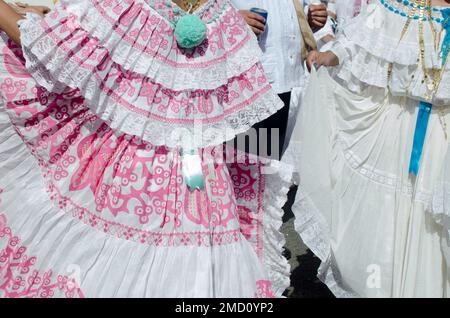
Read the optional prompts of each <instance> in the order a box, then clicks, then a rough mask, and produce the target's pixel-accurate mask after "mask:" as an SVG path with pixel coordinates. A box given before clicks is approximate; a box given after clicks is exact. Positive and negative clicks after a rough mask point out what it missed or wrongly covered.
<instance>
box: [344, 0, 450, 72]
mask: <svg viewBox="0 0 450 318" xmlns="http://www.w3.org/2000/svg"><path fill="white" fill-rule="evenodd" d="M406 21H407V19H406V18H405V17H401V16H399V15H398V14H395V13H394V12H392V11H390V10H388V9H386V8H385V7H384V6H383V5H382V4H381V3H379V2H378V1H377V2H376V3H372V4H370V5H369V6H368V7H367V10H366V12H365V13H363V14H361V15H359V16H358V17H356V18H354V19H353V20H352V21H351V22H350V23H349V24H347V25H346V26H345V27H344V28H343V29H342V30H343V34H342V36H343V37H344V40H343V45H344V46H346V43H345V42H346V41H345V39H347V40H348V41H349V42H350V44H351V45H356V46H357V47H361V48H363V49H364V50H365V51H367V52H369V53H370V54H371V55H373V56H375V57H377V58H379V59H383V60H385V61H387V62H389V63H397V64H400V65H417V58H418V56H419V52H420V46H419V38H418V22H417V20H412V22H411V25H410V27H409V30H408V32H407V33H406V35H405V36H404V37H403V39H402V40H401V41H400V39H401V33H402V30H403V27H404V24H405V23H406ZM438 31H439V28H438ZM424 32H425V34H424V36H425V39H426V43H425V52H426V56H425V64H426V67H427V68H440V67H441V66H442V60H441V58H440V57H439V55H438V54H437V53H436V52H435V49H434V44H433V43H432V42H433V35H432V31H431V28H430V26H429V25H428V23H426V24H425V25H424ZM341 40H342V39H340V38H338V41H341ZM347 49H350V50H351V47H347ZM449 69H450V67H449V66H447V70H449Z"/></svg>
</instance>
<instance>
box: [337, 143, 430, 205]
mask: <svg viewBox="0 0 450 318" xmlns="http://www.w3.org/2000/svg"><path fill="white" fill-rule="evenodd" d="M337 144H338V145H339V146H340V148H341V151H342V155H343V157H344V159H345V162H346V163H347V165H348V166H349V167H350V168H351V169H352V170H354V171H355V172H356V173H358V174H360V175H362V176H363V177H365V178H367V179H369V180H371V181H372V182H374V183H376V184H379V185H381V186H383V187H386V188H389V189H392V190H394V191H396V192H398V193H400V194H402V195H405V196H408V197H411V198H412V197H413V195H414V199H413V200H414V201H415V202H421V203H423V204H424V205H425V206H429V205H430V204H431V201H432V195H433V194H432V192H431V191H425V190H420V191H419V190H416V192H415V193H413V185H412V184H411V183H407V184H405V182H403V181H402V180H401V178H400V177H397V176H395V175H393V174H387V173H385V172H383V171H380V170H378V169H376V168H374V167H372V166H370V165H367V164H365V163H363V161H362V160H361V159H360V158H359V157H358V156H357V155H356V154H354V153H353V152H352V151H350V150H348V146H347V145H346V143H345V141H343V140H342V139H338V141H337Z"/></svg>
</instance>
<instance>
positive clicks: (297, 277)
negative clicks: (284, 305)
mask: <svg viewBox="0 0 450 318" xmlns="http://www.w3.org/2000/svg"><path fill="white" fill-rule="evenodd" d="M296 191H297V189H296V188H293V189H291V191H290V192H289V200H288V202H287V203H286V206H285V207H284V210H285V216H284V224H283V227H282V229H281V231H282V232H283V233H284V235H285V237H286V245H285V256H286V258H287V259H288V260H289V263H290V265H291V286H290V287H289V288H288V290H287V291H286V292H285V296H287V297H290V298H323V297H326V298H330V297H333V294H332V293H331V292H330V291H329V290H328V288H327V287H326V286H325V285H324V284H323V283H322V282H320V280H319V279H318V278H317V277H316V274H317V268H318V267H319V264H320V260H319V259H318V258H317V257H316V256H314V254H313V253H312V252H311V251H310V250H308V249H307V247H306V246H305V244H303V242H302V240H301V238H300V236H299V235H298V234H297V232H296V231H295V229H294V215H293V214H292V211H291V206H292V203H293V201H294V197H295V193H296Z"/></svg>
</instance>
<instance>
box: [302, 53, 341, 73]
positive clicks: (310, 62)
mask: <svg viewBox="0 0 450 318" xmlns="http://www.w3.org/2000/svg"><path fill="white" fill-rule="evenodd" d="M336 65H339V59H338V57H337V56H336V55H335V54H334V53H333V52H331V51H327V52H318V51H311V52H309V54H308V57H307V58H306V66H307V67H308V70H309V71H310V72H311V68H312V67H314V68H316V69H319V68H320V67H321V66H336Z"/></svg>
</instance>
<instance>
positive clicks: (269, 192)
mask: <svg viewBox="0 0 450 318" xmlns="http://www.w3.org/2000/svg"><path fill="white" fill-rule="evenodd" d="M267 169H270V170H271V171H270V173H269V174H267V175H266V178H265V182H266V189H265V196H266V202H267V203H268V204H267V205H266V206H265V207H264V251H265V252H264V255H263V258H264V264H265V267H266V270H267V272H268V275H269V278H270V280H271V282H272V288H273V291H274V293H275V294H276V295H277V296H280V295H282V294H283V292H284V291H285V290H286V289H287V288H288V287H289V284H290V278H289V277H290V265H289V262H288V261H287V259H286V258H285V257H284V256H283V254H282V253H283V250H284V245H285V244H286V240H285V238H284V234H283V233H281V230H280V229H281V226H282V225H283V220H282V219H283V215H284V211H283V206H284V204H285V203H286V201H287V194H288V192H289V188H290V186H291V184H292V182H291V180H292V172H293V167H292V166H290V165H287V164H283V163H281V162H278V161H271V163H270V164H269V165H268V166H267Z"/></svg>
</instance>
